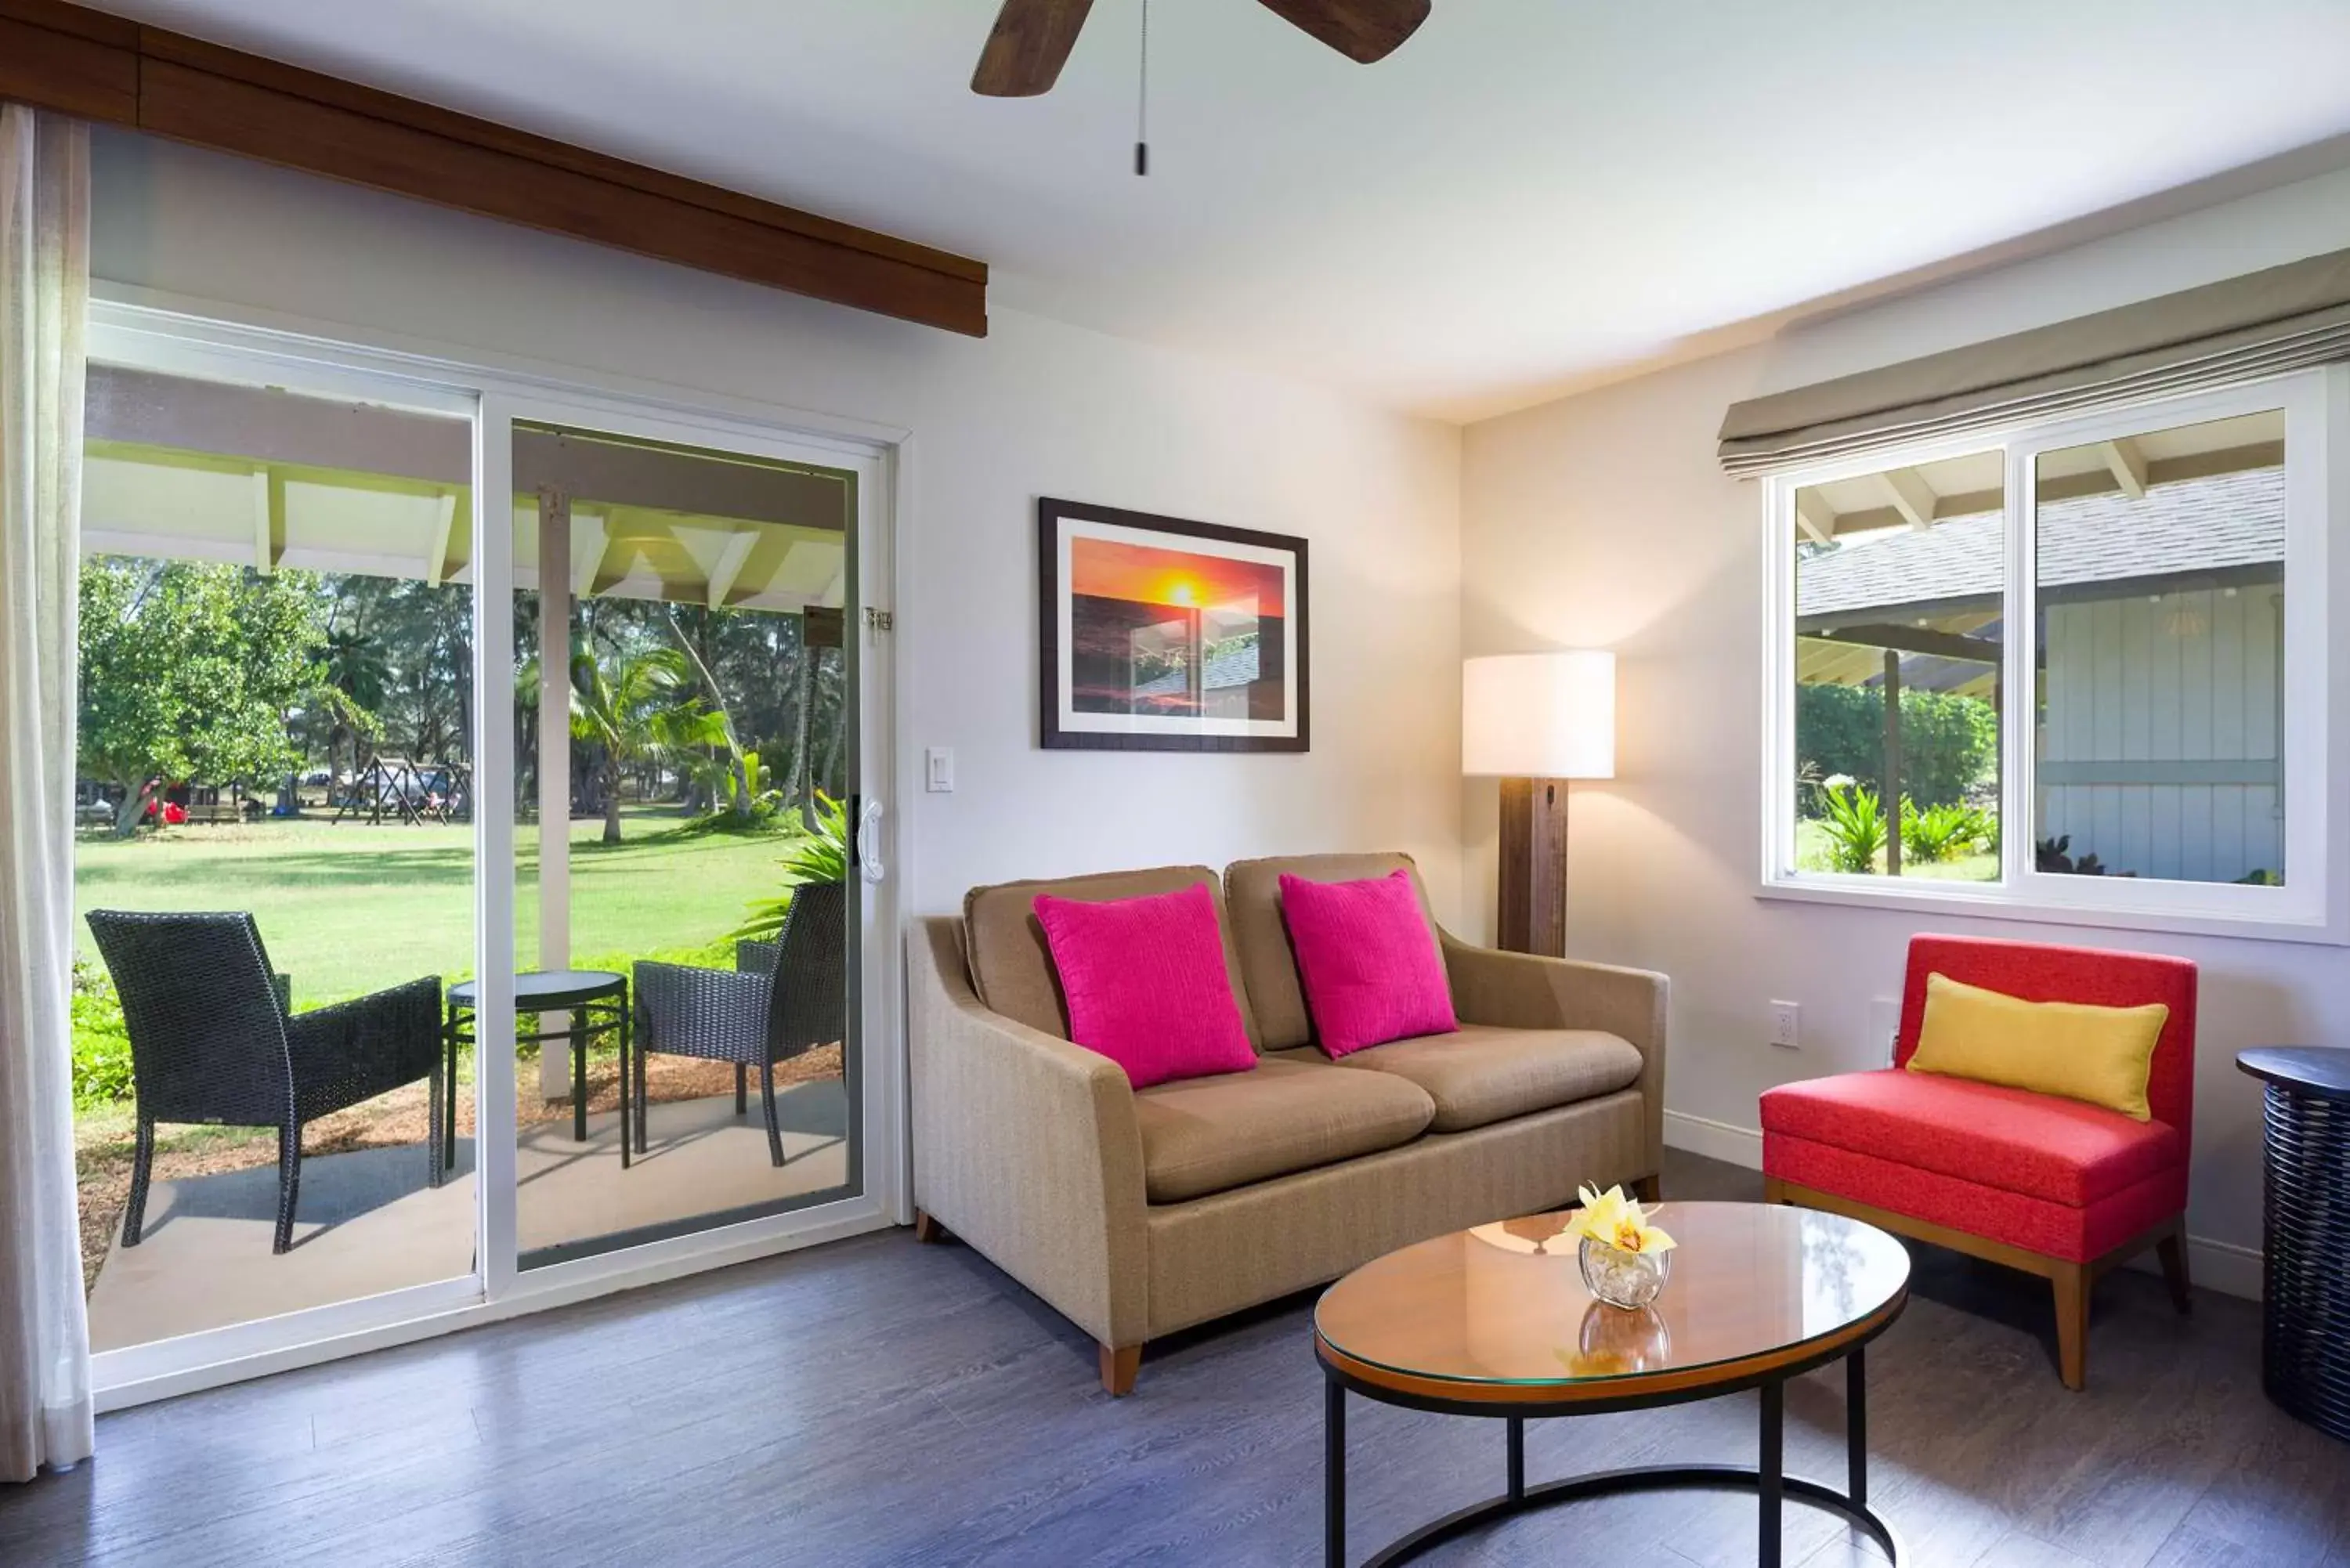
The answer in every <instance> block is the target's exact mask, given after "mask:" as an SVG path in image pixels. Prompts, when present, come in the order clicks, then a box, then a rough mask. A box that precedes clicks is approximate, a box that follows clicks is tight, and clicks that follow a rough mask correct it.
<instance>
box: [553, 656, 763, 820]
mask: <svg viewBox="0 0 2350 1568" xmlns="http://www.w3.org/2000/svg"><path fill="white" fill-rule="evenodd" d="M697 684H698V682H697V681H696V680H695V677H694V673H693V670H692V669H691V666H689V665H688V664H687V663H686V661H685V658H684V656H683V655H682V654H681V653H679V652H678V651H677V649H673V648H640V649H624V650H621V651H619V652H616V653H614V654H613V655H612V656H611V657H610V659H608V660H606V659H598V657H597V656H596V654H595V653H594V651H593V650H592V649H582V650H581V651H579V652H578V653H577V654H575V655H573V656H572V659H571V733H572V737H573V738H574V739H576V740H581V741H592V742H595V743H596V745H597V746H598V748H600V749H601V751H602V753H603V759H602V762H601V763H600V765H599V772H598V783H599V784H601V785H602V788H603V794H604V842H605V843H607V844H618V843H619V842H620V774H621V772H622V770H623V769H625V768H626V767H628V765H629V763H636V762H641V761H646V760H650V759H651V758H655V757H660V756H664V755H668V754H671V753H674V752H676V751H678V750H680V749H681V748H684V747H689V746H707V745H717V744H721V743H723V742H724V740H725V736H726V724H725V720H724V718H723V716H722V715H721V714H719V713H717V712H715V711H712V710H711V709H710V708H708V707H707V706H705V705H704V704H703V702H702V698H701V696H700V695H699V693H698V691H697V690H696V687H697Z"/></svg>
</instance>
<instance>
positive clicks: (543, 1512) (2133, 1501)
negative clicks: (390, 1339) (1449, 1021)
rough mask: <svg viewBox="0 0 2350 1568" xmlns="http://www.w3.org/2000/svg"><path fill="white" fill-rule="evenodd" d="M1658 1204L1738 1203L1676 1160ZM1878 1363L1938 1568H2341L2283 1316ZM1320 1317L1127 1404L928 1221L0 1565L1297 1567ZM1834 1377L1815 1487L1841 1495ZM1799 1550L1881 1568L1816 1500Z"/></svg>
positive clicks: (1918, 1333)
mask: <svg viewBox="0 0 2350 1568" xmlns="http://www.w3.org/2000/svg"><path fill="white" fill-rule="evenodd" d="M1666 1186H1667V1191H1668V1195H1669V1196H1679V1197H1684V1198H1696V1197H1729V1196H1752V1195H1754V1194H1755V1193H1756V1191H1757V1190H1758V1187H1759V1183H1758V1180H1757V1179H1756V1178H1754V1177H1753V1176H1752V1175H1751V1174H1749V1173H1747V1172H1744V1171H1741V1170H1737V1169H1734V1168H1730V1167H1727V1166H1721V1165H1716V1164H1712V1163H1711V1162H1707V1161H1702V1160H1697V1159H1694V1158H1681V1157H1676V1158H1675V1159H1674V1162H1673V1163H1672V1165H1670V1166H1669V1167H1668V1170H1667V1177H1666ZM1919 1265H1920V1274H1919V1279H1918V1295H1917V1298H1916V1299H1915V1300H1914V1301H1913V1304H1912V1305H1911V1307H1910V1309H1909V1311H1908V1314H1907V1315H1906V1316H1905V1317H1904V1318H1903V1319H1902V1321H1901V1322H1900V1323H1899V1324H1896V1325H1895V1327H1894V1328H1893V1329H1892V1331H1891V1332H1890V1333H1889V1334H1887V1336H1886V1338H1885V1339H1884V1340H1882V1341H1880V1342H1879V1344H1878V1345H1877V1348H1875V1349H1873V1350H1872V1351H1871V1352H1870V1355H1869V1362H1870V1373H1871V1387H1872V1392H1873V1397H1872V1400H1871V1425H1872V1427H1873V1428H1874V1432H1873V1436H1874V1438H1875V1442H1874V1451H1875V1455H1876V1469H1875V1480H1876V1491H1877V1502H1878V1504H1879V1507H1880V1509H1881V1510H1882V1511H1883V1512H1885V1513H1886V1514H1887V1516H1888V1517H1890V1518H1891V1519H1892V1520H1893V1521H1894V1523H1895V1525H1896V1528H1897V1529H1898V1530H1899V1531H1900V1532H1902V1533H1903V1535H1904V1537H1905V1539H1906V1541H1907V1542H1908V1553H1907V1557H1908V1561H1910V1562H1913V1563H1917V1564H1919V1565H1920V1568H1925V1565H1929V1564H1931V1565H1947V1568H2082V1565H2084V1564H2094V1565H2099V1568H2253V1565H2258V1568H2350V1448H2345V1447H2343V1446H2341V1445H2338V1444H2335V1443H2334V1442H2332V1441H2330V1440H2328V1439H2326V1438H2322V1437H2320V1436H2318V1435H2317V1434H2316V1433H2314V1432H2312V1431H2310V1430H2308V1429H2306V1428H2303V1427H2300V1426H2298V1425H2296V1424H2295V1423H2293V1422H2292V1421H2290V1420H2288V1419H2286V1418H2285V1417H2282V1415H2280V1414H2278V1413H2277V1412H2276V1411H2275V1410H2274V1409H2272V1407H2270V1406H2269V1405H2268V1404H2267V1403H2266V1402H2265V1401H2264V1400H2262V1397H2261V1394H2260V1388H2259V1369H2258V1332H2259V1330H2258V1318H2257V1314H2256V1313H2255V1311H2254V1309H2253V1308H2251V1306H2249V1305H2248V1304H2246V1303H2241V1302H2236V1301H2230V1300H2228V1299H2226V1298H2223V1297H2218V1296H2210V1295H2202V1296H2199V1298H2198V1300H2197V1303H2196V1311H2195V1314H2194V1316H2192V1317H2191V1318H2188V1319H2180V1318H2178V1317H2177V1316H2175V1315H2174V1314H2172V1312H2171V1310H2170V1307H2169V1304H2168V1301H2167V1300H2166V1299H2165V1297H2164V1294H2163V1291H2162V1287H2161V1285H2160V1283H2159V1282H2158V1281H2156V1280H2154V1279H2152V1278H2150V1277H2146V1276H2140V1275H2137V1274H2124V1275H2118V1276H2116V1277H2114V1278H2112V1279H2110V1280H2108V1281H2106V1282H2105V1283H2104V1284H2103V1285H2102V1286H2101V1287H2100V1288H2099V1293H2098V1297H2097V1313H2096V1323H2095V1334H2094V1337H2093V1340H2092V1357H2091V1386H2090V1389H2089V1391H2088V1392H2087V1393H2086V1394H2082V1395H2071V1394H2067V1393H2065V1392H2064V1389H2063V1387H2062V1386H2059V1385H2058V1383H2057V1380H2056V1374H2055V1371H2054V1366H2053V1365H2052V1361H2051V1357H2052V1354H2053V1351H2052V1345H2051V1332H2050V1329H2049V1325H2048V1323H2047V1314H2046V1312H2045V1306H2044V1298H2043V1295H2042V1293H2040V1292H2038V1291H2035V1290H2033V1289H2032V1288H2031V1284H2030V1282H2025V1281H2022V1280H2020V1279H2014V1278H2012V1277H2010V1276H2006V1275H2003V1274H2002V1273H2000V1272H1997V1271H1995V1270H1991V1269H1988V1268H1986V1267H1983V1266H1981V1265H1977V1264H1974V1263H1972V1262H1968V1261H1966V1260H1963V1259H1957V1258H1953V1257H1950V1256H1948V1255H1946V1254H1940V1253H1936V1252H1931V1251H1921V1252H1920V1254H1919ZM1308 1304H1309V1303H1307V1302H1305V1301H1304V1300H1299V1301H1295V1302H1290V1303H1283V1304H1282V1305H1280V1306H1279V1307H1277V1308H1274V1309H1272V1310H1268V1311H1265V1312H1263V1313H1260V1314H1253V1316H1251V1317H1249V1318H1248V1319H1246V1320H1244V1321H1242V1322H1240V1323H1237V1324H1231V1325H1227V1326H1225V1327H1222V1328H1221V1329H1219V1330H1216V1331H1214V1332H1209V1333H1202V1334H1195V1335H1191V1336H1190V1337H1188V1338H1186V1339H1184V1340H1183V1341H1181V1342H1180V1343H1177V1344H1173V1345H1166V1346H1162V1347H1154V1351H1153V1354H1152V1355H1150V1356H1149V1358H1148V1359H1146V1360H1145V1362H1144V1364H1143V1374H1142V1381H1141V1385H1140V1387H1139V1392H1138V1393H1137V1395H1136V1396H1135V1397H1133V1398H1130V1399H1126V1400H1121V1401H1117V1402H1112V1401H1110V1400H1109V1399H1107V1398H1106V1397H1103V1396H1102V1395H1101V1393H1100V1392H1099V1389H1098V1387H1097V1384H1096V1381H1095V1367H1094V1355H1093V1347H1092V1346H1091V1345H1088V1344H1087V1343H1085V1342H1084V1341H1083V1340H1082V1339H1081V1338H1080V1337H1079V1336H1078V1335H1077V1334H1076V1333H1075V1332H1074V1331H1073V1330H1071V1329H1070V1328H1069V1327H1068V1326H1067V1325H1066V1324H1063V1323H1062V1322H1060V1321H1059V1320H1058V1319H1057V1318H1055V1317H1054V1316H1053V1315H1052V1314H1051V1313H1049V1312H1048V1311H1047V1310H1046V1309H1045V1308H1044V1307H1043V1306H1042V1305H1040V1304H1039V1303H1036V1302H1035V1301H1034V1300H1033V1299H1032V1298H1030V1297H1028V1296H1027V1295H1025V1294H1024V1293H1023V1292H1021V1291H1020V1290H1019V1289H1018V1288H1017V1287H1016V1286H1014V1285H1013V1284H1012V1283H1011V1282H1009V1281H1007V1280H1006V1279H1005V1278H1004V1277H1003V1275H1001V1274H999V1273H997V1272H994V1271H993V1269H991V1268H989V1267H988V1266H987V1265H986V1264H985V1263H984V1262H982V1261H981V1260H980V1259H978V1258H977V1257H975V1256H974V1255H973V1254H972V1252H970V1251H968V1250H966V1249H963V1248H960V1247H954V1248H925V1247H917V1246H915V1245H914V1244H913V1242H912V1241H910V1240H909V1239H908V1238H907V1236H906V1234H905V1233H903V1232H900V1233H898V1234H894V1235H889V1236H884V1237H874V1238H868V1239H866V1240H861V1241H851V1242H847V1243H843V1244H840V1245H837V1246H832V1247H827V1248H823V1249H820V1250H818V1251H812V1252H805V1253H800V1254H797V1255H795V1256H793V1257H789V1258H783V1259H777V1260H774V1261H771V1262H764V1263H757V1264H750V1265H746V1266H743V1267H742V1268H738V1269H733V1270H730V1271H727V1272H723V1273H720V1274H715V1275H711V1276H706V1277H704V1278H702V1279H700V1280H695V1281H691V1282H681V1283H678V1284H673V1285H666V1286H660V1287H657V1288H654V1289H650V1290H646V1291H642V1292H639V1293H633V1294H630V1295H626V1296H620V1297H615V1298H611V1299H608V1300H605V1301H601V1302H597V1303H589V1304H587V1305H585V1306H581V1307H577V1308H572V1309H569V1310H567V1311H563V1312H559V1313H556V1314H549V1315H547V1316H545V1317H541V1318H538V1319H535V1320H531V1321H528V1322H521V1323H513V1324H500V1325H497V1326H494V1327H491V1328H485V1329H479V1330H475V1331H473V1332H472V1333H469V1334H461V1335H458V1336H455V1337H452V1338H448V1339H442V1340H437V1341H434V1342H432V1343H430V1344H426V1345H414V1346H410V1347H408V1348H405V1349H401V1350H395V1351H388V1352H384V1353H381V1354H379V1355H370V1356H366V1357H362V1358H360V1359H358V1360H355V1361H351V1362H347V1363H345V1364H343V1365H341V1366H334V1367H324V1368H318V1369H316V1370H312V1371H308V1372H300V1373H294V1374H290V1375H288V1376H282V1377H277V1378H272V1379H268V1380H265V1381H263V1382H260V1383H255V1384H249V1385H246V1386H242V1387H237V1388H232V1389H225V1390H222V1391H220V1392H217V1393H213V1394H204V1395H198V1396H194V1397H189V1398H185V1399H180V1400H175V1401H172V1402H171V1403H168V1404H163V1405H157V1406H151V1407H146V1408H142V1409H138V1410H132V1411H128V1412H125V1413H123V1414H120V1415H117V1416H112V1417H107V1418H106V1419H105V1420H104V1421H102V1422H101V1423H100V1424H99V1445H100V1451H99V1458H98V1459H96V1460H95V1461H93V1462H92V1463H90V1464H88V1465H86V1466H84V1467H82V1468H81V1469H79V1470H78V1471H77V1472H75V1473H73V1474H69V1475H66V1476H61V1477H56V1478H53V1479H50V1480H44V1481H40V1482H38V1483H36V1484H35V1485H33V1486H30V1487H25V1488H15V1489H10V1488H0V1564H8V1565H12V1568H13V1565H20V1564H35V1563H39V1564H67V1563H126V1564H128V1563H156V1564H164V1563H169V1564H171V1565H172V1568H207V1565H213V1564H218V1565H221V1568H229V1565H235V1568H246V1565H250V1564H271V1565H276V1564H281V1563H333V1564H337V1565H338V1568H359V1565H361V1564H376V1563H417V1564H424V1563H436V1564H447V1563H498V1564H517V1565H521V1564H540V1563H545V1564H562V1565H565V1568H590V1565H597V1564H605V1563H611V1564H629V1565H630V1568H644V1565H652V1564H667V1563H693V1564H698V1565H706V1568H719V1565H722V1564H738V1563H739V1564H752V1563H760V1564H765V1563H795V1564H800V1563H805V1564H862V1563H902V1564H916V1563H920V1564H931V1563H996V1564H1032V1563H1033V1564H1049V1565H1053V1568H1060V1565H1063V1564H1070V1565H1074V1564H1081V1563H1170V1564H1175V1563H1180V1564H1190V1563H1202V1564H1215V1565H1218V1568H1222V1565H1225V1564H1253V1563H1312V1562H1315V1561H1318V1559H1319V1553H1320V1550H1321V1480H1322V1447H1321V1428H1320V1420H1321V1379H1320V1376H1319V1375H1318V1374H1317V1372H1316V1370H1315V1366H1314V1364H1313V1357H1312V1354H1311V1352H1310V1350H1309V1348H1308V1344H1307V1333H1308V1331H1307V1326H1306V1315H1307V1310H1308ZM1835 1376H1837V1375H1835V1374H1826V1375H1819V1376H1815V1377H1814V1378H1812V1379H1806V1380H1804V1381H1803V1382H1801V1383H1799V1384H1797V1385H1796V1386H1794V1388H1792V1389H1791V1390H1790V1392H1789V1396H1788V1404H1787V1408H1788V1433H1787V1438H1788V1460H1789V1464H1790V1466H1791V1468H1793V1469H1795V1470H1797V1471H1798V1472H1801V1473H1809V1474H1813V1475H1817V1476H1822V1477H1825V1478H1834V1477H1836V1476H1837V1475H1839V1474H1840V1473H1841V1451H1842V1450H1841V1443H1842V1420H1843V1407H1842V1399H1841V1394H1840V1386H1841V1385H1840V1383H1839V1382H1837V1381H1835V1380H1834V1379H1835ZM1754 1399H1755V1397H1754V1396H1752V1395H1745V1396H1740V1397H1732V1398H1729V1399H1724V1400H1718V1401H1713V1402H1711V1403H1708V1404H1702V1405H1690V1406H1683V1407H1679V1408H1675V1409H1669V1410H1663V1411H1655V1412H1648V1413H1643V1414H1635V1415H1623V1416H1611V1417H1591V1418H1586V1419H1584V1420H1579V1421H1554V1422H1548V1423H1542V1424H1538V1425H1537V1426H1536V1427H1535V1428H1534V1429H1533V1430H1532V1432H1531V1433H1530V1435H1529V1439H1528V1445H1527V1447H1528V1455H1529V1459H1528V1465H1529V1470H1530V1473H1531V1474H1532V1475H1533V1477H1534V1479H1536V1480H1539V1479H1542V1478H1543V1477H1544V1476H1547V1475H1555V1474H1564V1473H1567V1472H1569V1471H1572V1470H1576V1469H1595V1468H1605V1467H1612V1466H1616V1465H1623V1464H1643V1463H1664V1462H1683V1461H1708V1460H1711V1461H1721V1462H1751V1460H1752V1448H1753V1440H1754V1438H1753V1426H1754V1417H1755V1402H1754ZM1349 1426H1350V1436H1351V1438H1352V1453H1353V1458H1352V1463H1351V1469H1350V1472H1349V1473H1350V1479H1351V1482H1352V1485H1351V1491H1352V1494H1353V1500H1354V1503H1355V1512H1354V1528H1355V1532H1356V1538H1357V1541H1358V1542H1362V1543H1364V1544H1366V1545H1367V1544H1368V1543H1370V1542H1373V1541H1375V1540H1384V1539H1387V1538H1388V1537H1390V1536H1392V1535H1395V1534H1399V1533H1400V1532H1402V1531H1404V1530H1405V1529H1407V1528H1409V1526H1411V1525H1412V1524H1414V1523H1417V1522H1419V1521H1420V1520H1422V1519H1424V1518H1427V1517H1430V1516H1432V1515H1434V1514H1437V1513H1440V1512H1442V1511H1447V1510H1450V1509H1451V1508H1454V1507H1457V1506H1459V1505H1461V1504H1462V1503H1465V1502H1468V1501H1473V1500H1475V1499H1476V1498H1478V1497H1481V1496H1483V1495H1486V1494H1488V1493H1490V1492H1491V1491H1492V1490H1495V1489H1497V1488H1498V1486H1499V1484H1500V1481H1501V1473H1502V1463H1503V1453H1502V1433H1501V1430H1500V1428H1498V1427H1497V1426H1495V1425H1492V1424H1491V1423H1486V1422H1481V1421H1470V1420H1458V1419H1447V1418H1445V1417H1436V1416H1423V1415H1419V1414H1416V1413H1411V1412H1406V1411H1399V1410H1395V1409H1391V1408H1388V1407H1375V1406H1369V1405H1366V1404H1363V1403H1361V1402H1359V1401H1357V1402H1356V1404H1355V1406H1354V1413H1353V1416H1352V1418H1351V1420H1350V1422H1349ZM1752 1510H1753V1504H1752V1501H1744V1502H1741V1501H1738V1500H1735V1499H1732V1498H1728V1497H1724V1498H1720V1499H1708V1498H1693V1497H1688V1496H1680V1497H1671V1498H1661V1497H1660V1498H1657V1499H1653V1500H1644V1501H1629V1502H1626V1503H1623V1504H1620V1505H1615V1504H1596V1505H1586V1506H1584V1507H1581V1508H1576V1509H1571V1510H1561V1511H1552V1512H1549V1513H1546V1514H1540V1515H1534V1516H1528V1517H1525V1518H1523V1519H1521V1520H1518V1521H1513V1523H1511V1524H1509V1525H1507V1526H1505V1527H1503V1528H1501V1529H1499V1530H1496V1531H1494V1532H1491V1533H1489V1534H1487V1535H1485V1536H1483V1537H1482V1538H1481V1539H1478V1540H1475V1541H1472V1542H1463V1543H1461V1545H1458V1546H1456V1547H1453V1548H1451V1549H1450V1550H1449V1551H1448V1552H1445V1553H1444V1554H1442V1555H1441V1557H1440V1561H1443V1562H1445V1563H1486V1564H1494V1563H1563V1562H1573V1563H1595V1564H1596V1563H1624V1564H1627V1565H1643V1568H1645V1565H1651V1564H1662V1565H1665V1568H1686V1565H1687V1564H1689V1563H1697V1564H1706V1565H1711V1564H1734V1563H1752V1562H1753V1560H1754V1558H1753V1552H1754V1542H1753V1511H1752ZM1788 1544H1789V1552H1788V1557H1787V1561H1788V1562H1789V1563H1808V1564H1810V1565H1811V1568H1854V1565H1858V1564H1865V1563H1876V1562H1877V1561H1879V1560H1878V1559H1877V1558H1876V1557H1875V1556H1874V1554H1873V1553H1871V1552H1865V1551H1863V1550H1862V1549H1861V1548H1860V1547H1859V1546H1858V1545H1856V1544H1855V1543H1854V1542H1852V1541H1851V1540H1849V1539H1847V1538H1846V1534H1845V1532H1842V1531H1841V1530H1839V1529H1835V1528H1833V1527H1831V1526H1830V1525H1829V1524H1827V1523H1826V1522H1825V1521H1824V1520H1822V1519H1820V1518H1819V1517H1817V1516H1814V1515H1811V1514H1809V1513H1807V1512H1805V1511H1801V1510H1795V1511H1792V1519H1791V1523H1790V1527H1789V1532H1788Z"/></svg>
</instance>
